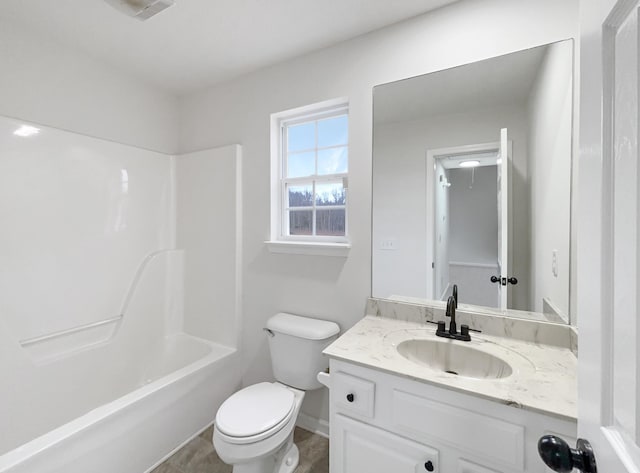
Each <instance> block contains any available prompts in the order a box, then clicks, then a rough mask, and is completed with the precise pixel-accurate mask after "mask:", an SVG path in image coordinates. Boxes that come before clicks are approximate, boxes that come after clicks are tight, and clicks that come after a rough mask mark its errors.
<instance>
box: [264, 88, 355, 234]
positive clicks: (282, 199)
mask: <svg viewBox="0 0 640 473" xmlns="http://www.w3.org/2000/svg"><path fill="white" fill-rule="evenodd" d="M344 115H346V117H347V122H349V118H350V117H349V104H348V101H347V100H346V99H336V100H332V101H328V102H322V103H319V104H313V105H309V106H305V107H300V108H298V109H294V110H290V111H286V112H281V113H277V114H273V115H272V206H271V216H272V219H271V220H272V228H271V242H279V243H292V244H299V243H309V244H328V245H335V244H338V245H347V246H348V244H349V218H348V214H349V198H348V187H349V186H348V183H349V150H350V146H349V135H350V134H349V133H348V135H347V143H346V144H344V145H334V146H326V147H318V136H317V133H318V129H317V122H318V121H319V120H323V119H327V118H332V117H339V116H344ZM309 122H315V124H316V125H315V133H316V139H315V146H314V148H310V149H308V150H296V151H295V152H296V153H299V152H305V151H306V152H314V154H315V167H316V169H315V174H313V175H309V176H301V177H286V170H287V165H288V155H289V153H288V149H287V144H288V135H287V131H288V128H289V127H291V126H295V125H298V124H302V123H309ZM347 128H349V123H348V124H347ZM274 138H275V141H277V143H275V144H276V146H274V143H273V141H274ZM342 147H346V148H347V172H344V173H335V174H322V175H319V174H317V172H318V169H317V167H318V152H319V151H322V150H325V149H332V148H342ZM274 152H275V154H274ZM336 181H342V183H343V188H344V190H345V195H346V198H345V204H344V205H341V204H339V205H321V206H319V205H317V202H316V198H315V197H316V195H315V190H316V185H317V184H322V183H328V182H336ZM295 184H304V185H309V184H311V186H312V191H313V200H312V202H311V205H310V206H304V207H293V208H290V207H289V206H288V199H287V186H288V185H295ZM291 209H295V210H300V211H302V210H311V211H312V234H311V235H290V234H289V212H290V210H291ZM331 209H344V212H345V234H344V235H315V234H313V233H315V232H316V216H317V211H318V210H331Z"/></svg>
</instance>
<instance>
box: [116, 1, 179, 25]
mask: <svg viewBox="0 0 640 473" xmlns="http://www.w3.org/2000/svg"><path fill="white" fill-rule="evenodd" d="M105 2H107V3H108V4H109V5H111V6H112V7H114V8H115V9H116V10H119V11H121V12H122V13H124V14H125V15H128V16H132V17H134V18H137V19H138V20H141V21H144V20H148V19H149V18H151V17H152V16H154V15H157V14H158V13H160V12H161V11H162V10H165V9H167V8H169V7H170V6H171V5H173V3H174V0H105Z"/></svg>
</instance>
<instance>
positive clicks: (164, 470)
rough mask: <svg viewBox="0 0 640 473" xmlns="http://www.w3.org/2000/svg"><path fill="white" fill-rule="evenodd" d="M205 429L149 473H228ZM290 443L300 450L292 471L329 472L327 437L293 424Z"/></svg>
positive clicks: (208, 430)
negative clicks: (297, 461) (298, 462)
mask: <svg viewBox="0 0 640 473" xmlns="http://www.w3.org/2000/svg"><path fill="white" fill-rule="evenodd" d="M211 429H212V428H208V429H207V430H205V431H204V432H202V433H201V434H200V435H198V436H197V437H196V438H194V439H193V440H191V441H190V442H189V443H188V444H186V445H185V446H184V447H182V448H181V449H180V450H178V451H177V452H176V453H174V454H173V455H172V456H171V457H170V458H169V459H168V460H167V461H165V462H164V463H163V464H162V465H160V466H159V467H157V468H156V469H155V470H153V471H152V472H151V473H231V466H229V465H225V464H224V463H223V462H222V460H220V459H219V458H218V455H216V452H215V451H214V449H213V444H212V442H211V436H212V433H213V432H212V430H211ZM293 435H294V437H293V438H294V442H295V443H296V445H298V448H299V449H300V464H299V465H298V468H296V471H295V473H329V440H327V439H326V438H324V437H320V436H319V435H316V434H312V433H311V432H308V431H306V430H303V429H301V428H299V427H296V430H295V432H294V434H293Z"/></svg>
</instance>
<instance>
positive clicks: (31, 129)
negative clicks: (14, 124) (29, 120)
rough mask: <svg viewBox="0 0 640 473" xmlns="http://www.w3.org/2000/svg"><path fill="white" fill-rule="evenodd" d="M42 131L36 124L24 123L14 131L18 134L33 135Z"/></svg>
mask: <svg viewBox="0 0 640 473" xmlns="http://www.w3.org/2000/svg"><path fill="white" fill-rule="evenodd" d="M38 133H40V128H36V127H35V126H30V125H22V126H21V127H20V128H18V129H17V130H16V131H14V132H13V134H14V135H16V136H33V135H37V134H38Z"/></svg>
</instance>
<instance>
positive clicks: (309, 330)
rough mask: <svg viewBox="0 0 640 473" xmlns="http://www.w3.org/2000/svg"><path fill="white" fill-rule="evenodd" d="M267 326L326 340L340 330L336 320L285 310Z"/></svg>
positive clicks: (278, 330)
mask: <svg viewBox="0 0 640 473" xmlns="http://www.w3.org/2000/svg"><path fill="white" fill-rule="evenodd" d="M267 328H268V329H269V330H271V331H273V332H278V333H283V334H285V335H292V336H294V337H300V338H306V339H307V340H326V339H327V338H331V337H332V336H334V335H336V334H337V333H338V332H340V327H339V326H338V324H337V323H335V322H329V321H328V320H319V319H312V318H310V317H302V316H300V315H293V314H287V313H284V312H280V313H279V314H276V315H274V316H273V317H271V318H270V319H269V320H268V321H267Z"/></svg>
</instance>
